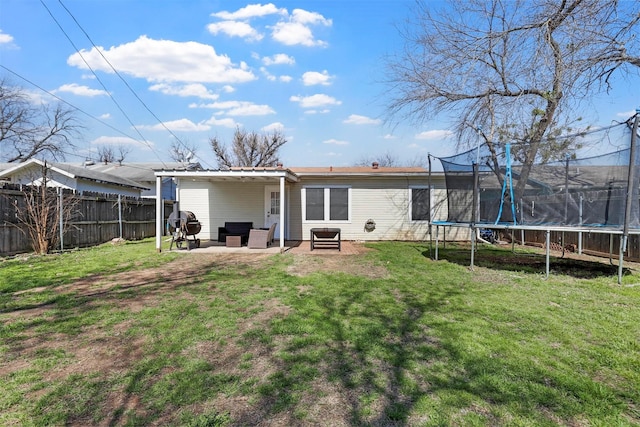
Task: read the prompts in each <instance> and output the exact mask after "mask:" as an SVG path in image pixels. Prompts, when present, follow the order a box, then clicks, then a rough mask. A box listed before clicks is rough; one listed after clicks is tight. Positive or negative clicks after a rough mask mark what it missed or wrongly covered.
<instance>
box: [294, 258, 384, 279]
mask: <svg viewBox="0 0 640 427" xmlns="http://www.w3.org/2000/svg"><path fill="white" fill-rule="evenodd" d="M318 272H340V273H346V274H352V275H354V276H362V277H367V278H369V279H384V278H386V277H389V271H388V270H387V269H386V268H385V267H384V266H380V265H376V264H374V263H373V262H371V261H368V260H365V259H363V258H362V257H360V256H358V255H323V256H314V255H295V256H294V258H293V262H292V263H291V265H290V266H289V267H288V268H287V273H289V274H292V275H294V276H308V275H310V274H313V273H318Z"/></svg>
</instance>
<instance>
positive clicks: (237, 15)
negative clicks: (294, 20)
mask: <svg viewBox="0 0 640 427" xmlns="http://www.w3.org/2000/svg"><path fill="white" fill-rule="evenodd" d="M286 13H287V9H278V8H277V7H276V6H275V5H274V4H273V3H269V4H264V5H263V4H250V5H248V6H245V7H243V8H240V9H238V10H236V11H235V12H228V11H221V12H216V13H212V14H211V16H215V17H216V18H221V19H228V20H236V19H245V20H246V19H251V18H257V17H261V16H267V15H274V14H280V15H284V14H286Z"/></svg>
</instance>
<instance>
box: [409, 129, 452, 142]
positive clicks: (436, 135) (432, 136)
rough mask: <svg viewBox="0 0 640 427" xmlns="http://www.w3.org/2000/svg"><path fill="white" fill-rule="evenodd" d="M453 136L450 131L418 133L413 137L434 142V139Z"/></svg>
mask: <svg viewBox="0 0 640 427" xmlns="http://www.w3.org/2000/svg"><path fill="white" fill-rule="evenodd" d="M452 135H453V132H451V131H450V130H427V131H424V132H420V133H419V134H416V135H415V137H414V138H415V139H427V140H435V139H446V138H449V137H450V136H452Z"/></svg>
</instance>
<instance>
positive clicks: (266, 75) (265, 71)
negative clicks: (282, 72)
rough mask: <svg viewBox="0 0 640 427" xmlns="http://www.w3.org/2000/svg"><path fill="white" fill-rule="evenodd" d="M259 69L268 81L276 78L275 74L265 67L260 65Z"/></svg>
mask: <svg viewBox="0 0 640 427" xmlns="http://www.w3.org/2000/svg"><path fill="white" fill-rule="evenodd" d="M260 71H261V72H262V74H264V76H265V77H266V78H267V80H269V81H272V82H273V81H275V80H276V76H274V75H273V74H271V73H270V72H269V71H268V70H267V68H266V67H260Z"/></svg>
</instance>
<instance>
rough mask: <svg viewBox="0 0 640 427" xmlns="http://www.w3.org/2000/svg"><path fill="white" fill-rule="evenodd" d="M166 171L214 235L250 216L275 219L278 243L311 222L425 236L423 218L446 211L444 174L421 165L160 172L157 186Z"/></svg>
mask: <svg viewBox="0 0 640 427" xmlns="http://www.w3.org/2000/svg"><path fill="white" fill-rule="evenodd" d="M168 177H171V178H173V179H175V180H176V182H177V185H178V191H177V199H178V202H179V209H180V210H182V211H190V212H193V213H194V214H195V216H196V217H197V219H198V220H199V221H200V222H201V225H202V229H201V232H200V238H202V239H210V240H217V237H218V236H217V233H218V227H222V226H223V225H224V223H225V222H226V221H243V222H246V221H250V222H252V223H253V224H254V227H256V228H258V227H269V226H270V225H271V224H272V223H274V222H275V223H277V228H276V233H275V236H276V239H279V240H280V247H281V248H282V247H283V246H284V241H285V239H286V240H309V238H310V237H309V236H310V230H311V229H312V228H315V227H332V228H334V227H337V228H340V229H341V235H342V239H344V240H424V239H428V238H429V234H428V233H429V221H430V220H431V219H433V218H438V217H441V219H446V212H447V209H446V189H445V180H444V174H443V173H442V172H439V173H435V174H434V173H429V171H427V170H426V169H424V168H420V167H380V166H378V165H377V164H376V163H374V164H373V165H372V166H369V167H297V168H296V167H291V168H283V167H270V168H231V169H230V170H199V171H158V172H156V180H157V181H156V185H157V186H159V185H160V183H161V181H162V180H164V179H165V178H168ZM443 215H444V217H442V216H443ZM161 222H162V221H160V220H158V223H157V224H156V227H159V228H158V230H159V231H161V229H162V223H161ZM157 234H158V235H160V234H161V233H160V232H158V233H157ZM157 249H158V250H160V241H159V239H158V241H157Z"/></svg>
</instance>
